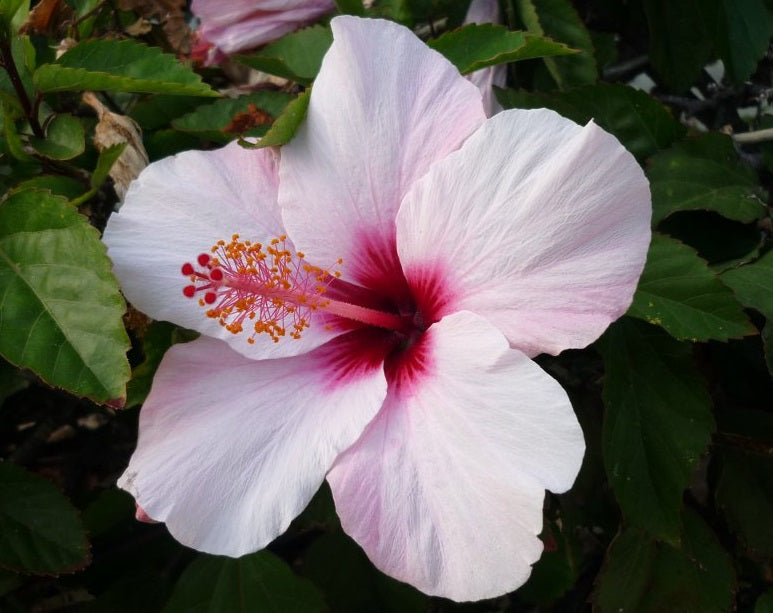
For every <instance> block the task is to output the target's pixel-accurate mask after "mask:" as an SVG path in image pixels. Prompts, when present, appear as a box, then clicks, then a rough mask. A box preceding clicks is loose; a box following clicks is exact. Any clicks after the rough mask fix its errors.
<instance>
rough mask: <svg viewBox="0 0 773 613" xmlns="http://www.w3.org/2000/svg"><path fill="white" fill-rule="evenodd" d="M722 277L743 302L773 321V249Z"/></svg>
mask: <svg viewBox="0 0 773 613" xmlns="http://www.w3.org/2000/svg"><path fill="white" fill-rule="evenodd" d="M721 278H722V281H723V282H724V283H725V284H726V285H729V286H730V288H731V289H732V290H733V291H734V292H735V295H736V296H737V297H738V300H740V301H741V303H743V304H744V305H745V306H747V307H750V308H752V309H756V310H758V311H759V312H760V313H762V314H763V315H765V317H766V318H767V319H768V320H769V321H773V251H768V252H767V253H766V254H765V255H763V256H762V257H761V258H760V259H759V260H757V261H756V262H752V263H751V264H746V265H744V266H740V267H738V268H733V269H731V270H728V271H726V272H725V273H724V274H723V275H722V277H721Z"/></svg>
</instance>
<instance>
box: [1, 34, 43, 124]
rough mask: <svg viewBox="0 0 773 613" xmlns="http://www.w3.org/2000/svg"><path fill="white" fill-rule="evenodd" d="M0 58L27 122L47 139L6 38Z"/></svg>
mask: <svg viewBox="0 0 773 613" xmlns="http://www.w3.org/2000/svg"><path fill="white" fill-rule="evenodd" d="M0 57H2V66H3V68H5V71H6V72H7V73H8V78H9V79H11V83H12V84H13V88H14V89H15V90H16V95H17V96H18V98H19V103H20V104H21V106H22V108H23V109H24V114H25V116H26V117H27V121H29V123H30V127H31V128H32V131H33V132H34V133H35V136H37V137H38V138H45V133H44V132H43V128H42V127H41V126H40V122H39V121H38V118H37V115H36V110H37V105H35V106H34V107H33V105H32V103H31V102H30V99H29V96H28V95H27V90H26V89H24V83H22V81H21V77H20V76H19V71H18V70H16V64H15V63H14V61H13V50H12V49H11V43H10V42H9V41H8V40H6V39H5V38H4V37H0Z"/></svg>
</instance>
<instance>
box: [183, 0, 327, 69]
mask: <svg viewBox="0 0 773 613" xmlns="http://www.w3.org/2000/svg"><path fill="white" fill-rule="evenodd" d="M334 8H335V2H334V1H333V0H193V2H192V4H191V10H192V11H193V13H194V15H196V16H197V17H198V18H199V19H200V20H201V25H200V27H199V29H198V30H197V31H196V36H197V39H198V42H197V44H196V46H195V48H194V51H193V55H194V56H196V57H197V58H198V59H200V60H203V61H204V63H205V64H214V63H216V62H218V61H220V60H222V59H223V58H224V57H225V56H228V55H231V54H234V53H237V52H239V51H245V50H248V49H254V48H255V47H259V46H260V45H264V44H266V43H268V42H271V41H272V40H276V39H277V38H279V37H281V36H283V35H284V34H287V33H288V32H292V31H293V30H296V29H298V28H300V27H301V26H304V25H307V24H309V23H312V22H313V21H315V20H317V19H319V18H320V17H322V16H323V15H326V14H328V13H330V12H332V11H333V10H334Z"/></svg>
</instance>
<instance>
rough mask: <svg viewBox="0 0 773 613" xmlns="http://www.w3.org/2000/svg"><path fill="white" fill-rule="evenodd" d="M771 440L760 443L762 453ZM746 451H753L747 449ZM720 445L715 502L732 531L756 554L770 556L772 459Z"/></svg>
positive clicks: (772, 540) (772, 545)
mask: <svg viewBox="0 0 773 613" xmlns="http://www.w3.org/2000/svg"><path fill="white" fill-rule="evenodd" d="M771 442H773V441H772V440H768V441H767V442H764V443H763V444H762V445H760V447H761V449H760V451H761V452H762V453H764V452H765V450H766V449H767V448H768V447H769V446H770V443H771ZM750 451H754V449H751V450H750ZM762 453H760V454H759V455H754V454H753V453H744V452H743V451H741V450H740V449H724V450H723V452H722V454H721V458H722V460H721V464H722V471H721V473H720V477H719V481H718V483H717V489H716V499H717V506H718V507H719V509H720V510H721V511H722V514H723V515H724V516H725V518H726V520H727V522H728V524H729V525H730V527H731V529H732V531H733V533H735V534H736V535H738V537H739V538H740V539H741V541H742V542H743V543H744V545H745V546H746V547H747V549H748V550H749V551H750V552H751V553H752V554H755V555H758V556H767V557H770V556H773V530H771V529H770V518H771V517H773V459H771V458H770V457H765V456H764V455H762Z"/></svg>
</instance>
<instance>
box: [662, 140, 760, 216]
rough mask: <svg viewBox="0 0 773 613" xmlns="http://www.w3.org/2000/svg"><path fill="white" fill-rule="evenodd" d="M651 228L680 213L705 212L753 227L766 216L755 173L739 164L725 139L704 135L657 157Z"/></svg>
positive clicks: (730, 141)
mask: <svg viewBox="0 0 773 613" xmlns="http://www.w3.org/2000/svg"><path fill="white" fill-rule="evenodd" d="M647 175H648V176H649V179H650V185H651V188H652V224H653V226H655V225H657V224H658V223H659V222H660V221H661V220H662V219H664V218H666V217H668V216H669V215H671V214H672V213H675V212H677V211H693V210H706V211H714V212H716V213H719V214H720V215H722V216H724V217H727V218H728V219H733V220H735V221H740V222H743V223H750V222H753V221H756V220H757V219H759V218H760V217H762V215H763V214H764V213H765V204H764V202H763V200H762V199H763V198H764V197H765V192H764V190H763V189H762V188H761V187H760V185H759V182H758V180H757V176H756V173H755V172H754V171H753V170H752V169H751V168H749V167H748V166H747V165H746V164H744V163H742V162H741V161H740V160H739V159H738V154H737V153H736V152H735V147H734V146H733V141H732V140H731V139H730V137H728V136H725V135H724V134H716V133H715V134H705V135H703V136H700V137H698V138H694V139H689V140H687V141H684V142H681V143H677V144H676V145H675V146H674V147H673V148H672V149H669V150H668V151H663V152H662V153H658V154H657V155H655V156H653V157H652V159H651V160H650V162H649V165H648V170H647Z"/></svg>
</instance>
